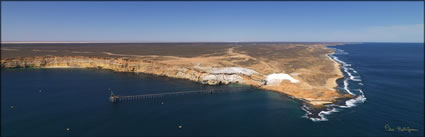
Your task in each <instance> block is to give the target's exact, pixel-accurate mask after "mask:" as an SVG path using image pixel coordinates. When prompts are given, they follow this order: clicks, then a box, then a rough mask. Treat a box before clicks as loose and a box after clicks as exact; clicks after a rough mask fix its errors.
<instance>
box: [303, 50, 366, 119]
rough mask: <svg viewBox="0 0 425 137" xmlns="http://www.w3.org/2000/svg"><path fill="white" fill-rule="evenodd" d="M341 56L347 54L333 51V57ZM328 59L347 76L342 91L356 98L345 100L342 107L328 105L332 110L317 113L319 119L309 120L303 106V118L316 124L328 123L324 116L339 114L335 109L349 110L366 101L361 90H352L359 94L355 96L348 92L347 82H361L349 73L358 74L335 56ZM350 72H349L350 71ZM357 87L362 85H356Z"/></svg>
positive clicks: (308, 113)
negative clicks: (338, 65)
mask: <svg viewBox="0 0 425 137" xmlns="http://www.w3.org/2000/svg"><path fill="white" fill-rule="evenodd" d="M341 54H344V55H345V54H348V53H347V52H345V51H343V50H340V49H335V53H334V55H341ZM328 57H329V58H330V59H332V60H334V61H336V62H338V63H340V64H341V68H342V70H343V71H344V73H345V74H347V75H348V77H347V78H345V79H344V81H343V84H344V85H343V88H344V90H345V91H346V92H347V93H348V94H351V95H353V96H357V97H356V98H353V99H349V100H347V101H345V105H342V106H338V105H335V104H332V105H329V106H328V107H332V109H331V110H326V111H320V112H319V113H318V116H319V117H320V118H311V117H310V118H309V117H308V115H311V114H312V113H311V112H310V111H309V110H308V109H307V106H305V105H304V106H303V107H302V110H304V111H306V112H307V113H306V114H305V116H303V117H306V118H309V119H311V120H312V121H314V122H318V121H328V119H327V118H326V117H325V115H330V114H331V113H334V112H339V111H338V110H337V109H336V107H339V108H351V107H354V106H356V104H357V103H364V102H365V101H366V97H365V95H364V92H363V90H361V89H354V90H357V91H358V92H359V93H360V94H359V95H357V94H355V93H353V92H351V90H350V88H349V82H348V81H349V80H351V81H354V82H359V81H362V80H361V79H360V76H354V75H353V74H352V73H351V72H353V73H356V74H357V73H358V72H357V71H356V70H354V68H351V66H352V65H351V64H348V63H346V62H344V61H342V60H340V59H339V58H338V57H336V56H333V55H329V56H328ZM349 70H350V71H351V72H350V71H349ZM358 84H359V85H363V83H358Z"/></svg>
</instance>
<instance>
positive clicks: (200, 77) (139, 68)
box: [1, 56, 261, 85]
mask: <svg viewBox="0 0 425 137" xmlns="http://www.w3.org/2000/svg"><path fill="white" fill-rule="evenodd" d="M28 67H36V68H95V69H108V70H113V71H118V72H140V73H147V74H155V75H160V76H167V77H173V78H182V79H188V80H192V81H197V82H201V83H203V84H209V85H219V84H229V83H242V84H247V83H245V82H247V81H249V82H250V83H252V80H251V79H248V78H247V77H243V76H242V75H244V74H241V73H236V72H235V73H229V72H225V73H224V72H223V73H218V72H217V71H214V72H211V73H210V72H208V71H204V70H200V69H195V68H191V67H184V66H175V65H167V64H162V63H157V62H152V61H147V60H143V59H134V58H132V59H129V58H124V57H119V58H107V57H87V56H33V57H19V58H8V59H2V60H1V68H28ZM260 82H261V81H259V83H260Z"/></svg>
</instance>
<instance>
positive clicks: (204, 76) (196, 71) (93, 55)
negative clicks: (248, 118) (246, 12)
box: [1, 44, 350, 106]
mask: <svg viewBox="0 0 425 137" xmlns="http://www.w3.org/2000/svg"><path fill="white" fill-rule="evenodd" d="M102 48H104V47H102ZM137 48H141V47H132V49H135V50H139V51H141V52H135V53H131V52H129V51H126V52H124V51H120V50H119V49H112V50H111V49H109V50H108V49H106V50H99V48H98V47H95V48H93V49H84V51H72V50H69V49H66V47H65V49H64V47H54V46H53V47H47V48H46V47H45V46H44V47H43V46H41V47H36V46H35V47H23V48H22V47H19V46H9V47H3V46H2V54H3V53H5V52H6V54H9V55H10V54H16V55H21V54H23V53H26V52H29V53H31V55H30V56H8V57H3V56H2V60H1V67H2V68H20V67H21V68H26V67H40V68H58V67H61V68H69V67H74V68H96V69H108V70H113V71H118V72H140V73H147V74H155V75H160V76H167V77H173V78H182V79H188V80H192V81H196V82H201V83H204V84H209V85H218V84H229V83H240V84H246V85H252V86H256V87H258V88H262V89H267V90H272V91H278V92H282V93H285V94H287V95H289V96H292V97H294V98H297V99H301V100H304V101H306V102H307V103H309V104H312V105H314V106H321V105H324V104H329V103H333V102H335V101H336V100H338V99H342V98H347V97H350V96H349V95H348V94H343V93H341V92H338V91H337V90H336V87H337V84H336V80H337V79H338V78H342V77H343V75H342V72H341V71H340V69H339V64H337V63H336V62H334V61H332V60H331V59H329V58H328V56H327V55H329V54H332V52H333V51H332V50H331V49H328V48H326V47H325V46H324V45H296V44H295V45H294V44H293V45H279V44H277V45H276V44H275V45H262V46H260V45H243V46H240V45H227V46H223V47H222V48H219V49H216V50H210V51H208V50H207V48H208V47H201V48H200V49H205V50H207V51H206V52H205V51H204V53H202V54H199V53H190V52H186V54H182V55H177V54H169V53H173V52H176V53H177V52H178V50H181V49H176V48H175V49H174V50H177V51H173V50H170V51H169V52H166V53H167V55H164V54H158V53H155V52H153V53H150V54H144V53H146V52H147V51H146V50H143V48H146V47H143V46H142V49H137ZM183 48H186V47H184V46H183ZM189 48H194V47H189ZM195 48H199V47H195ZM214 48H216V47H214ZM74 50H75V49H74ZM198 50H199V49H198ZM24 51H25V52H24ZM153 51H155V50H153ZM58 52H69V53H68V54H67V53H58ZM149 52H152V50H150V51H149ZM139 53H141V54H139ZM52 54H53V55H52ZM168 54H169V55H168ZM179 54H181V53H179ZM191 54H197V55H196V56H187V55H191Z"/></svg>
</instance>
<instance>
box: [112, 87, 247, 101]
mask: <svg viewBox="0 0 425 137" xmlns="http://www.w3.org/2000/svg"><path fill="white" fill-rule="evenodd" d="M236 88H245V89H246V87H236ZM220 90H221V91H223V89H214V90H213V89H202V90H191V91H179V92H165V93H154V94H140V95H129V96H119V95H116V94H114V92H112V91H111V90H110V91H111V94H110V96H109V101H110V102H112V103H118V102H126V101H137V100H146V99H160V98H162V97H164V96H173V95H186V94H194V93H198V94H214V93H216V92H217V91H220ZM225 91H231V90H229V89H227V90H225Z"/></svg>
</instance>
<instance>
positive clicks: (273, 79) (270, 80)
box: [266, 73, 299, 86]
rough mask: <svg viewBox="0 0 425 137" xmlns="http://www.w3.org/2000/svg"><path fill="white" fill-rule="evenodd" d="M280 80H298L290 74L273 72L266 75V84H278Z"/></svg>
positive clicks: (295, 81) (294, 81) (292, 81)
mask: <svg viewBox="0 0 425 137" xmlns="http://www.w3.org/2000/svg"><path fill="white" fill-rule="evenodd" d="M282 80H289V81H291V83H297V82H299V81H298V80H296V79H295V78H293V77H291V76H290V75H288V74H283V73H273V74H270V75H267V77H266V81H267V85H272V86H276V85H279V84H280V82H282Z"/></svg>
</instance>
